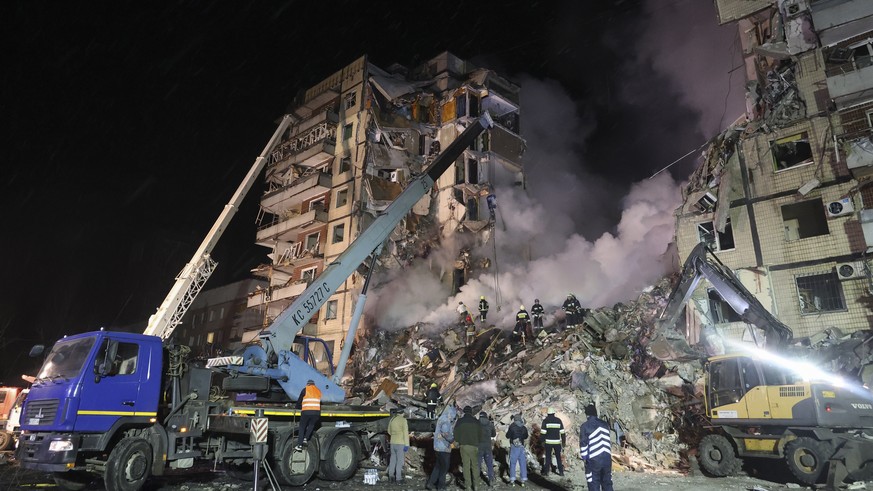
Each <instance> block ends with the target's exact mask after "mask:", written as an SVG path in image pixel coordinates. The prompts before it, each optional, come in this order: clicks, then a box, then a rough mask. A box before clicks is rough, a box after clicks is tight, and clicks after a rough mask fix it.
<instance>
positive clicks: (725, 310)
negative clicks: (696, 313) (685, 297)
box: [706, 289, 743, 324]
mask: <svg viewBox="0 0 873 491" xmlns="http://www.w3.org/2000/svg"><path fill="white" fill-rule="evenodd" d="M706 294H707V297H708V300H709V318H710V320H712V323H713V324H724V323H726V322H742V320H743V319H741V318H740V314H737V313H736V312H735V311H734V309H733V308H731V306H730V305H728V304H727V302H725V301H724V300H723V299H722V298H721V295H719V294H718V292H717V291H715V290H713V289H709V290H707V291H706Z"/></svg>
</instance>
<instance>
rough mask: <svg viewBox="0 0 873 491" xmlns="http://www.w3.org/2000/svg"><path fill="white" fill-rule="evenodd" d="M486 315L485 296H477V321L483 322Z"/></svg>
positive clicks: (486, 302) (486, 303)
mask: <svg viewBox="0 0 873 491" xmlns="http://www.w3.org/2000/svg"><path fill="white" fill-rule="evenodd" d="M487 316H488V300H485V296H484V295H483V296H481V297H479V322H481V323H482V324H484V323H485V318H486V317H487Z"/></svg>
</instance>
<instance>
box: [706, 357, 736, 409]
mask: <svg viewBox="0 0 873 491" xmlns="http://www.w3.org/2000/svg"><path fill="white" fill-rule="evenodd" d="M738 361H739V359H738V358H728V359H726V360H720V361H716V362H711V363H710V365H709V379H710V384H709V390H710V399H711V400H712V407H719V406H724V405H726V404H734V403H736V402H739V400H740V398H741V397H742V396H743V390H742V384H741V383H740V370H739V367H738V363H737V362H738Z"/></svg>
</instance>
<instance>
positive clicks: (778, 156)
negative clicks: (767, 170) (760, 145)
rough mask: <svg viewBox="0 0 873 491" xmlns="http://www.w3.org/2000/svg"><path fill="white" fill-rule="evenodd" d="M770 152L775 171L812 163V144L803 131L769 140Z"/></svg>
mask: <svg viewBox="0 0 873 491" xmlns="http://www.w3.org/2000/svg"><path fill="white" fill-rule="evenodd" d="M770 152H771V154H772V155H773V166H774V169H775V170H777V171H780V170H785V169H790V168H792V167H795V166H798V165H801V164H809V163H812V146H810V144H809V135H808V134H807V133H806V132H805V131H804V132H803V133H798V134H796V135H791V136H786V137H785V138H779V139H778V140H774V141H772V142H770Z"/></svg>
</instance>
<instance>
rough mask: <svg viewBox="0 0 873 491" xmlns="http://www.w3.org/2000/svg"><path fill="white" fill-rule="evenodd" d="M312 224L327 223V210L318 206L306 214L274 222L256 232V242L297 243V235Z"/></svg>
mask: <svg viewBox="0 0 873 491" xmlns="http://www.w3.org/2000/svg"><path fill="white" fill-rule="evenodd" d="M313 223H322V224H324V223H327V210H325V209H324V207H322V206H319V207H317V208H313V209H312V210H309V211H308V212H306V213H301V214H300V215H295V216H292V217H290V218H288V219H285V220H280V221H277V222H274V223H272V224H270V225H267V226H264V227H262V228H261V229H259V230H258V233H257V242H258V243H262V242H265V241H267V240H283V241H285V242H297V235H298V234H299V233H300V230H301V229H302V228H303V227H307V226H309V225H312V224H313Z"/></svg>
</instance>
